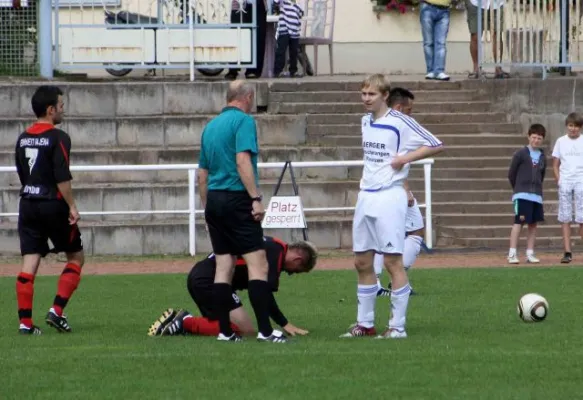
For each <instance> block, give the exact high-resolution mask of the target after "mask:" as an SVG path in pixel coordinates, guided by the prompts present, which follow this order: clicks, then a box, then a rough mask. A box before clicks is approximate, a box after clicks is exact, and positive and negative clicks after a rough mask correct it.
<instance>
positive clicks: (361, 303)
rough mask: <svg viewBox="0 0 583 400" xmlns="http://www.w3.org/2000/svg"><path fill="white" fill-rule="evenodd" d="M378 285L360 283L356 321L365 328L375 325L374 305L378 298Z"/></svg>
mask: <svg viewBox="0 0 583 400" xmlns="http://www.w3.org/2000/svg"><path fill="white" fill-rule="evenodd" d="M377 291H378V287H377V285H358V290H357V292H356V294H357V296H358V308H357V309H358V313H357V316H356V322H357V324H358V325H360V326H363V327H365V328H372V327H373V326H374V307H375V304H376V300H377Z"/></svg>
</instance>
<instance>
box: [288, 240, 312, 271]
mask: <svg viewBox="0 0 583 400" xmlns="http://www.w3.org/2000/svg"><path fill="white" fill-rule="evenodd" d="M290 249H297V250H300V251H303V252H304V253H305V254H306V260H305V262H304V271H306V272H309V271H311V270H312V269H314V267H315V266H316V261H317V260H318V249H317V248H316V246H315V245H314V244H313V243H312V242H308V241H307V240H299V241H297V242H294V243H291V244H290V245H288V250H290Z"/></svg>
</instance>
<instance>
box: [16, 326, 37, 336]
mask: <svg viewBox="0 0 583 400" xmlns="http://www.w3.org/2000/svg"><path fill="white" fill-rule="evenodd" d="M18 333H19V334H21V335H42V333H43V332H42V331H41V330H40V328H39V327H38V326H36V325H33V326H31V327H28V326H26V325H23V324H20V327H19V328H18Z"/></svg>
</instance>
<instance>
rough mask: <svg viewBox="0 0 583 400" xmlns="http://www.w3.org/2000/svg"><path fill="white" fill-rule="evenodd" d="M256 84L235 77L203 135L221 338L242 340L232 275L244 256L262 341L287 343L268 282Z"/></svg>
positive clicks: (203, 187) (202, 166)
mask: <svg viewBox="0 0 583 400" xmlns="http://www.w3.org/2000/svg"><path fill="white" fill-rule="evenodd" d="M254 100H255V91H254V86H253V85H251V84H250V83H248V82H246V81H241V80H237V81H233V82H231V83H230V84H229V88H228V90H227V106H226V107H225V108H224V109H223V110H222V112H221V113H220V114H219V115H218V116H216V117H215V118H213V119H212V120H211V121H210V122H209V123H208V124H207V125H206V127H205V128H204V131H203V132H202V138H201V148H200V161H199V173H198V185H199V192H200V199H201V202H202V205H203V207H204V216H205V220H206V224H207V226H208V232H209V236H210V240H211V244H212V247H213V253H214V256H215V258H216V264H217V267H216V274H215V283H214V288H213V291H214V293H213V296H214V303H215V304H216V311H217V312H216V314H217V318H218V320H219V326H220V331H221V332H220V333H219V336H218V338H217V339H218V340H221V341H241V340H242V338H241V337H240V336H239V335H237V334H236V333H235V332H233V330H232V328H231V324H230V316H229V312H230V304H231V301H232V300H231V297H232V294H233V290H232V289H231V280H232V276H233V272H234V268H235V257H236V256H242V257H243V258H244V259H245V261H246V263H247V266H248V270H249V288H248V292H249V301H250V303H251V306H252V307H253V311H254V312H255V317H256V318H257V325H258V329H257V330H258V334H257V339H258V340H260V341H267V342H275V343H282V342H285V341H286V337H285V336H284V334H283V333H282V332H281V331H278V330H274V329H273V328H272V327H271V322H270V319H269V310H270V307H271V304H272V303H273V301H274V299H273V293H272V292H271V289H270V287H269V284H268V283H267V270H268V264H267V258H266V256H265V249H264V241H263V228H262V227H261V220H262V219H263V216H264V215H265V211H264V208H263V204H262V196H261V195H260V193H259V189H258V186H259V173H258V171H257V155H258V152H259V149H258V145H257V127H256V124H255V120H254V119H253V117H252V116H251V115H249V113H250V112H251V109H252V107H253V103H254Z"/></svg>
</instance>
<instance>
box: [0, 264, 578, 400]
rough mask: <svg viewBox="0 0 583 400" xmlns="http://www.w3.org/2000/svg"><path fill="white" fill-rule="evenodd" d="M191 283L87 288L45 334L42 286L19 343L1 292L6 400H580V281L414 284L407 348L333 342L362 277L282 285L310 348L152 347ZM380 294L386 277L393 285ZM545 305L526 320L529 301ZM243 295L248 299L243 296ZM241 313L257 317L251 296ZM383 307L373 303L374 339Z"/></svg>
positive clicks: (527, 274) (549, 271) (501, 276)
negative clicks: (62, 329)
mask: <svg viewBox="0 0 583 400" xmlns="http://www.w3.org/2000/svg"><path fill="white" fill-rule="evenodd" d="M185 279H186V277H185V275H182V274H180V275H129V276H123V275H116V276H85V277H84V278H83V280H82V281H81V284H80V286H79V289H78V291H77V293H76V294H75V297H74V298H73V299H72V301H71V303H70V305H69V307H68V309H67V310H66V312H67V313H68V315H69V322H70V324H71V326H72V328H73V330H74V332H73V333H71V334H58V333H57V332H56V331H54V330H53V329H51V328H49V327H48V326H46V325H45V324H44V315H45V313H46V311H47V310H48V307H49V306H50V304H51V302H52V299H53V296H54V292H55V290H56V280H57V277H44V276H39V277H38V278H37V280H36V282H35V299H34V307H35V308H34V315H33V316H34V318H35V323H36V324H37V325H40V326H41V328H42V329H43V333H44V334H43V336H40V337H31V336H27V337H24V336H19V335H17V333H16V331H17V327H18V320H17V316H16V300H15V295H14V284H15V281H14V278H1V279H0V293H2V305H3V307H2V308H1V309H0V317H1V320H2V321H4V323H3V324H2V325H1V326H0V337H1V338H2V340H1V341H0V354H1V356H0V357H1V359H2V360H1V362H0V380H1V383H2V384H1V386H0V398H1V399H5V400H7V399H21V398H26V399H40V398H43V399H117V398H119V399H121V398H123V399H301V400H307V399H339V398H351V397H352V398H369V399H382V398H393V399H470V398H474V399H574V398H580V396H581V390H580V382H581V380H580V378H581V376H582V375H581V374H582V373H581V367H582V365H583V357H582V356H583V350H582V346H581V340H582V339H581V337H582V334H583V319H582V318H581V317H580V316H581V315H582V314H583V304H582V302H581V296H580V292H581V282H582V281H583V269H580V268H576V267H569V268H565V267H554V268H492V269H451V270H448V269H441V270H414V271H412V273H411V282H412V284H413V287H414V288H415V290H416V291H417V292H418V293H419V294H418V295H417V296H413V297H411V300H410V303H409V313H408V334H409V338H408V339H405V340H374V339H372V338H355V339H339V338H338V335H340V334H341V333H344V332H345V331H346V328H347V327H348V326H349V325H350V324H351V323H353V322H354V320H355V314H356V298H355V297H356V294H355V273H354V272H352V271H316V272H313V273H311V274H306V275H298V276H291V277H289V276H287V275H283V276H282V279H281V286H280V293H279V294H277V299H278V302H279V304H280V306H281V308H282V310H283V311H284V313H285V314H286V316H287V317H288V318H289V320H290V322H292V323H293V324H295V325H297V326H299V327H302V328H306V329H308V330H309V331H310V334H309V335H308V336H306V337H300V338H294V339H293V342H292V343H289V344H272V343H257V342H255V341H254V340H253V339H252V338H248V339H247V341H246V342H243V343H218V342H216V340H215V338H209V337H206V338H205V337H193V336H190V337H189V336H185V337H163V338H151V337H148V336H147V335H146V332H147V329H148V327H149V325H150V324H151V323H152V322H153V321H154V320H155V319H156V318H157V317H158V315H159V314H160V313H161V312H162V311H163V310H164V309H165V308H167V307H171V306H172V307H186V308H187V309H188V310H189V311H191V312H195V311H197V310H196V307H195V306H194V304H193V303H192V301H191V300H190V298H189V296H188V293H187V291H186V287H185ZM385 281H386V277H385ZM527 292H538V293H540V294H542V295H543V296H545V297H546V298H547V300H548V301H549V303H550V312H549V316H548V318H547V320H546V321H544V322H542V323H536V324H526V323H523V322H521V321H520V320H519V319H518V316H517V314H516V303H517V301H518V299H519V297H520V295H521V294H524V293H527ZM244 293H245V292H244ZM242 299H243V301H244V304H245V306H246V307H248V308H249V310H250V307H249V302H248V301H247V297H246V293H245V294H243V296H242ZM387 312H388V300H385V298H383V299H379V300H378V301H377V330H381V329H382V327H383V326H384V324H385V323H386V317H387Z"/></svg>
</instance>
